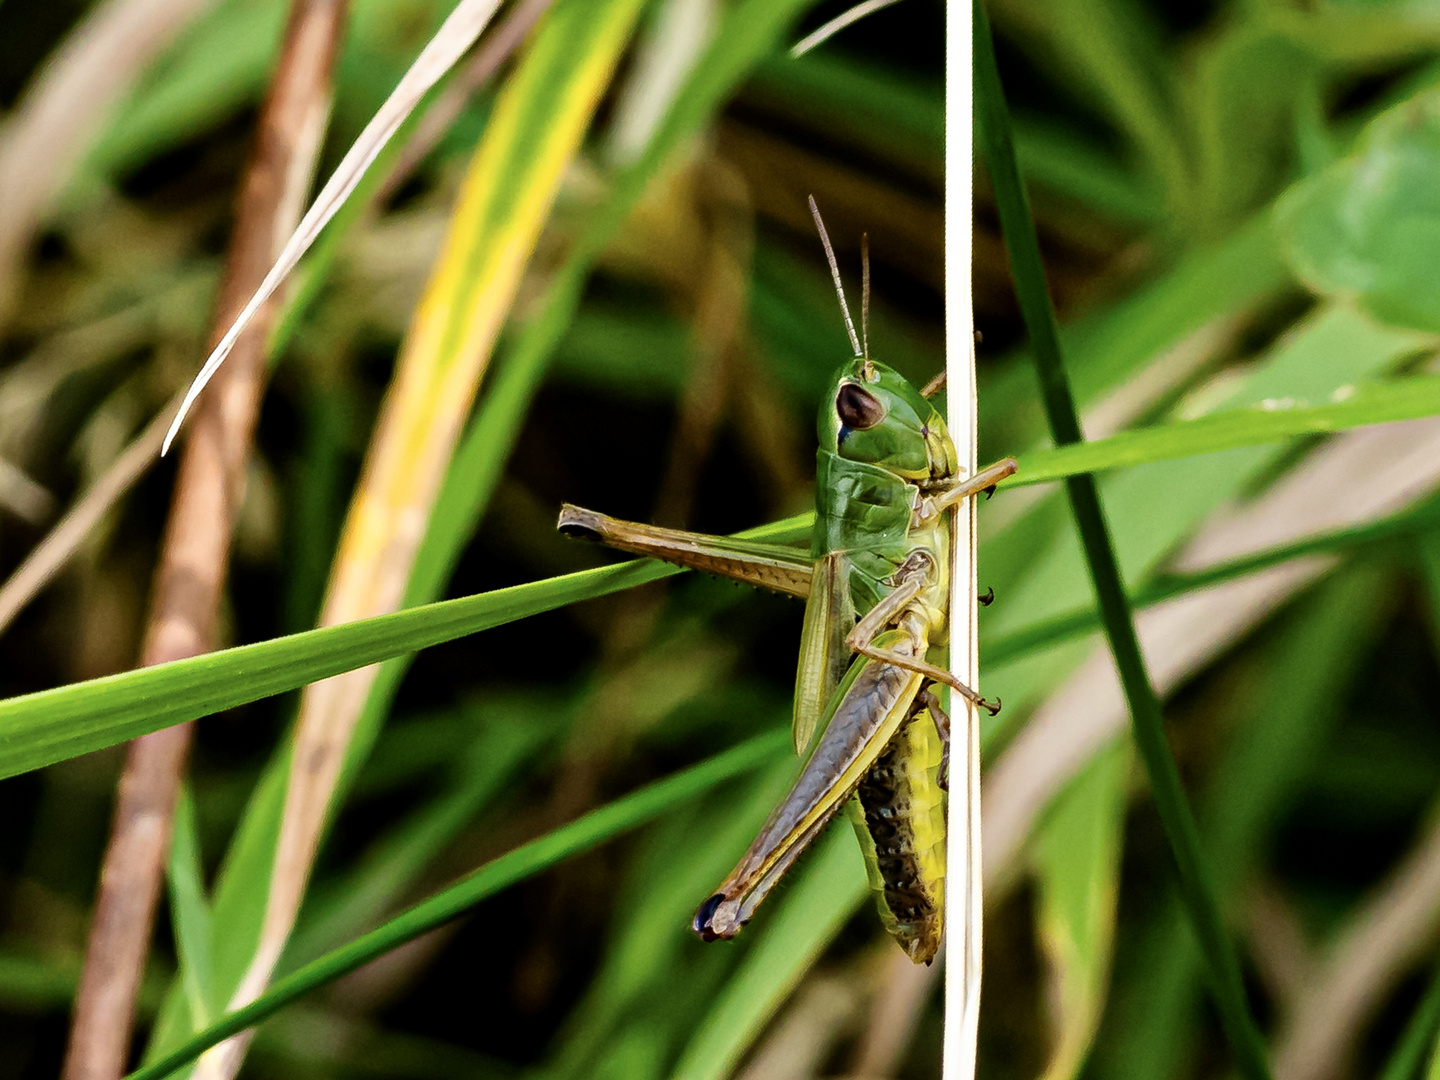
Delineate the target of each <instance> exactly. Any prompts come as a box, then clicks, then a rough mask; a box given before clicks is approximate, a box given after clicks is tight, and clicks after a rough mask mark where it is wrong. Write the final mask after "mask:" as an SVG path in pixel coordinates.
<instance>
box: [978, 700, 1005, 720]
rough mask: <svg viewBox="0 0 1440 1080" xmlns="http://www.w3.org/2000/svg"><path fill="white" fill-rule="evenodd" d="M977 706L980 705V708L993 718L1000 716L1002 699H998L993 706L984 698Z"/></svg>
mask: <svg viewBox="0 0 1440 1080" xmlns="http://www.w3.org/2000/svg"><path fill="white" fill-rule="evenodd" d="M975 704H976V705H978V706H979V707H980V708H982V709H984V710H985V711H986V712H987V713H989V714H990V715H991V716H999V715H1000V699H999V698H998V697H997V698H996V699H995V704H993V705H992V704H990V702H988V701H986V700H985V699H984V698H983V697H982V698H981V699H980V700H979V701H977V702H975Z"/></svg>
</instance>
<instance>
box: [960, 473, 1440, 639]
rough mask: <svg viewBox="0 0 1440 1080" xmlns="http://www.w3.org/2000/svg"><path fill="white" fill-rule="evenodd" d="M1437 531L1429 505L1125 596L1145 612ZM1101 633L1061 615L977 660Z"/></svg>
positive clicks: (1094, 624) (1076, 616) (1090, 611)
mask: <svg viewBox="0 0 1440 1080" xmlns="http://www.w3.org/2000/svg"><path fill="white" fill-rule="evenodd" d="M1436 528H1440V502H1437V501H1435V500H1430V501H1428V502H1426V503H1425V504H1424V505H1422V506H1421V507H1419V508H1418V509H1415V510H1408V511H1406V512H1404V513H1400V514H1395V515H1392V516H1391V517H1388V518H1382V519H1381V520H1379V521H1372V522H1369V523H1367V524H1365V525H1357V526H1355V527H1354V528H1350V529H1337V530H1335V531H1334V532H1328V533H1322V534H1319V535H1317V536H1311V537H1307V538H1306V539H1304V540H1297V541H1296V542H1295V543H1293V544H1280V545H1277V546H1275V547H1272V548H1266V549H1264V550H1263V551H1257V552H1255V553H1254V554H1251V555H1245V556H1243V557H1241V558H1238V559H1229V560H1227V561H1225V562H1223V563H1217V564H1216V565H1214V566H1211V567H1207V568H1206V569H1204V570H1199V571H1196V572H1195V573H1190V574H1161V575H1160V576H1159V577H1157V578H1155V579H1153V580H1151V581H1148V582H1146V583H1145V584H1144V585H1141V586H1139V587H1138V588H1136V589H1132V590H1130V594H1129V595H1130V606H1131V607H1132V608H1143V607H1149V606H1150V605H1152V604H1158V603H1160V602H1161V601H1162V600H1169V599H1172V598H1173V597H1176V596H1183V595H1184V594H1185V593H1189V592H1195V591H1197V590H1199V589H1206V588H1209V587H1210V586H1212V585H1219V584H1221V583H1223V582H1226V581H1234V580H1235V579H1236V578H1242V577H1246V576H1248V575H1250V574H1257V573H1259V572H1260V571H1261V570H1268V569H1269V568H1270V567H1272V566H1278V565H1279V564H1281V563H1284V562H1290V561H1291V560H1292V559H1301V558H1304V557H1305V556H1307V555H1325V554H1330V553H1336V552H1343V551H1348V550H1349V549H1351V548H1354V547H1360V546H1363V545H1367V544H1375V543H1380V542H1382V541H1386V540H1393V539H1396V538H1397V537H1402V536H1413V535H1416V534H1417V533H1425V532H1429V531H1431V530H1433V529H1436ZM1098 629H1100V614H1099V612H1097V611H1096V610H1095V609H1094V608H1081V609H1077V610H1075V611H1071V612H1069V613H1067V614H1064V615H1059V616H1056V617H1054V618H1048V619H1045V620H1043V621H1040V622H1036V623H1033V624H1031V625H1030V626H1026V627H1024V628H1022V629H1019V630H1014V631H1011V632H1010V633H1008V634H1005V635H1004V636H1003V637H997V638H994V639H992V640H990V641H989V642H988V643H985V644H982V645H981V656H982V658H983V659H984V660H985V662H986V663H987V664H1002V663H1004V662H1006V661H1007V660H1012V659H1014V658H1016V657H1019V656H1024V655H1026V654H1028V653H1033V652H1038V651H1040V650H1041V649H1045V648H1048V647H1049V646H1051V645H1055V644H1058V643H1059V642H1061V641H1067V640H1069V639H1070V638H1074V637H1079V636H1080V635H1082V634H1086V633H1089V632H1090V631H1091V630H1098Z"/></svg>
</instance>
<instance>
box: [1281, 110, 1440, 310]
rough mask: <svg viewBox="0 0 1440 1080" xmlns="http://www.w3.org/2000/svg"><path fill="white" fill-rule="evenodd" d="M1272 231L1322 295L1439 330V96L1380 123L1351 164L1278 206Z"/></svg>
mask: <svg viewBox="0 0 1440 1080" xmlns="http://www.w3.org/2000/svg"><path fill="white" fill-rule="evenodd" d="M1275 226H1276V229H1277V231H1278V234H1279V236H1280V240H1281V245H1282V248H1283V249H1284V251H1285V254H1286V256H1287V257H1288V258H1289V260H1290V262H1291V264H1292V265H1293V266H1294V268H1295V271H1296V273H1297V274H1299V276H1300V278H1301V279H1302V280H1303V281H1304V282H1305V283H1306V284H1307V285H1309V286H1310V288H1312V289H1314V290H1315V291H1316V292H1319V293H1324V294H1327V295H1330V296H1334V297H1337V298H1343V299H1353V300H1355V301H1357V302H1358V303H1360V304H1361V305H1362V306H1363V307H1364V308H1365V309H1366V310H1368V311H1370V312H1371V313H1373V314H1374V315H1375V316H1376V317H1377V318H1380V319H1382V320H1384V321H1387V322H1391V323H1395V324H1397V325H1399V326H1411V327H1416V328H1418V329H1422V330H1429V331H1437V330H1440V272H1437V270H1436V263H1435V251H1436V250H1437V247H1440V93H1436V92H1433V91H1432V92H1430V93H1425V94H1421V95H1418V96H1417V97H1415V98H1413V99H1412V100H1410V101H1408V102H1406V103H1404V104H1403V105H1400V106H1398V107H1396V108H1394V109H1391V110H1390V111H1389V112H1386V113H1384V114H1382V115H1381V116H1380V117H1378V118H1377V119H1376V120H1375V121H1373V122H1372V123H1371V124H1370V125H1369V126H1368V127H1367V128H1366V130H1365V133H1364V136H1363V137H1362V138H1361V140H1360V143H1359V145H1358V146H1357V148H1356V150H1355V152H1354V153H1353V154H1351V155H1350V156H1349V157H1346V158H1345V159H1343V160H1341V161H1338V162H1336V163H1335V164H1334V165H1332V166H1331V167H1330V168H1328V169H1326V170H1325V171H1324V172H1322V173H1320V174H1319V175H1318V176H1315V177H1313V178H1312V179H1310V180H1307V181H1305V182H1304V183H1301V184H1300V185H1298V186H1297V187H1295V188H1294V189H1293V190H1291V191H1290V192H1289V193H1288V194H1287V195H1286V196H1285V197H1284V198H1282V199H1281V200H1280V202H1279V203H1278V204H1277V206H1276V208H1275Z"/></svg>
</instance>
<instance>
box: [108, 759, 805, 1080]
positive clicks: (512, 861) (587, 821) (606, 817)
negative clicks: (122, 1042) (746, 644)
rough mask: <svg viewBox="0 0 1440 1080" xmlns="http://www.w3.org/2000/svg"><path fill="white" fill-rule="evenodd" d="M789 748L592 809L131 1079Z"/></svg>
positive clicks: (190, 1054)
mask: <svg viewBox="0 0 1440 1080" xmlns="http://www.w3.org/2000/svg"><path fill="white" fill-rule="evenodd" d="M788 747H789V735H788V734H786V733H780V732H776V733H772V734H769V735H762V736H760V737H759V738H755V739H752V740H750V741H749V742H747V743H742V744H741V745H740V746H737V747H735V748H734V749H732V750H728V751H726V752H725V753H723V754H719V755H717V756H716V757H713V758H711V759H710V760H709V761H705V762H702V763H701V764H699V765H695V766H693V767H691V768H689V769H686V770H684V771H683V772H680V773H676V774H675V775H674V776H671V777H669V778H667V779H665V780H661V781H658V782H657V783H654V784H651V785H649V786H648V787H644V788H641V789H640V790H639V791H637V792H634V793H633V794H631V795H627V796H625V797H624V798H622V799H617V800H616V801H615V802H612V803H610V804H609V805H607V806H604V807H601V808H600V809H598V810H594V811H591V812H590V813H588V814H586V815H585V816H584V817H582V818H580V819H579V820H578V821H575V822H572V823H571V824H569V825H565V826H562V827H561V828H559V829H556V830H555V831H554V832H551V833H549V834H547V835H545V836H542V837H540V838H539V839H538V840H532V841H531V842H530V843H528V844H524V845H522V846H520V847H518V848H516V849H515V850H514V851H511V852H509V853H508V854H505V855H502V856H500V857H499V858H498V859H493V860H491V861H490V862H488V863H486V864H485V865H484V866H481V867H480V868H479V869H477V870H475V871H474V872H473V873H471V874H470V875H469V876H467V877H465V878H462V879H461V880H460V881H458V882H456V883H455V884H454V885H452V886H450V887H449V888H448V889H445V890H444V891H443V892H440V893H437V894H436V895H435V896H432V897H431V898H430V899H428V900H425V901H423V902H421V903H419V904H416V905H415V906H414V907H412V908H410V909H409V910H408V911H405V912H403V913H402V914H400V915H398V916H396V917H395V918H393V919H391V920H389V921H388V922H386V923H385V924H384V925H383V926H380V927H378V928H377V929H375V930H373V931H371V932H370V933H368V934H366V935H364V936H363V937H360V938H357V939H356V940H354V941H352V942H350V944H348V945H345V946H342V947H341V948H338V949H335V950H333V951H331V952H329V953H326V954H325V955H324V956H322V957H320V958H319V959H318V960H315V961H313V962H312V963H309V964H306V965H305V966H304V967H302V968H300V969H299V970H298V971H296V972H294V973H293V974H291V975H288V976H286V977H285V978H283V979H281V980H279V981H278V982H276V983H275V985H274V986H273V987H271V989H270V990H269V992H268V993H266V994H264V995H263V996H261V997H259V998H257V999H256V1000H255V1001H253V1002H251V1003H250V1004H249V1005H247V1006H245V1007H244V1008H242V1009H237V1010H236V1011H235V1012H232V1013H228V1014H227V1015H226V1016H224V1017H222V1018H221V1020H220V1021H219V1022H218V1023H216V1024H213V1025H211V1026H210V1027H209V1028H206V1029H205V1030H204V1031H202V1032H200V1033H199V1034H198V1035H196V1036H195V1037H194V1038H192V1039H190V1040H189V1041H187V1042H186V1043H185V1044H184V1045H182V1046H181V1047H180V1048H179V1049H177V1050H175V1051H174V1052H173V1053H171V1054H169V1055H167V1056H166V1057H164V1058H162V1059H161V1060H159V1061H156V1062H154V1063H153V1064H150V1065H147V1066H145V1067H144V1068H141V1069H137V1070H136V1071H135V1072H133V1073H131V1074H130V1075H129V1077H128V1080H159V1078H160V1077H163V1076H168V1075H170V1073H172V1072H174V1071H175V1070H176V1069H178V1068H180V1067H181V1066H183V1065H185V1064H186V1063H188V1062H190V1061H193V1060H194V1059H195V1058H196V1057H198V1056H199V1055H200V1054H202V1053H203V1052H204V1051H206V1050H208V1049H209V1048H210V1047H212V1046H215V1045H217V1044H218V1043H221V1042H223V1041H224V1040H225V1039H228V1038H229V1037H230V1036H232V1035H235V1034H237V1033H239V1032H241V1031H244V1030H245V1029H246V1028H249V1027H253V1026H254V1025H255V1024H258V1023H259V1022H260V1021H262V1020H264V1019H265V1018H266V1017H268V1016H271V1015H273V1014H274V1013H276V1012H277V1011H279V1010H280V1009H282V1008H284V1007H285V1006H286V1005H288V1004H290V1002H292V1001H295V1000H297V999H298V998H301V997H303V996H304V995H305V994H308V993H309V992H310V991H312V990H315V989H317V988H318V987H321V986H325V985H327V984H328V983H332V982H334V981H335V980H336V979H338V978H340V977H341V976H343V975H346V974H348V973H350V972H352V971H354V970H356V969H357V968H360V967H363V966H364V965H365V964H368V963H370V962H371V961H372V960H374V959H376V958H377V957H379V956H383V955H384V954H385V953H387V952H390V951H391V950H393V949H396V948H399V947H400V946H401V945H404V944H405V943H406V942H409V941H414V940H415V939H416V938H418V937H420V936H421V935H423V934H427V933H429V932H430V931H431V930H434V929H435V928H436V927H438V926H443V925H444V924H445V923H447V922H449V921H450V920H451V919H453V918H455V917H456V916H457V915H460V914H463V913H464V912H465V911H468V910H469V909H470V908H472V907H474V906H475V905H476V904H478V903H479V902H480V901H482V900H484V899H485V898H487V897H489V896H493V895H494V894H495V893H497V892H499V891H500V890H502V889H505V888H508V887H509V886H511V885H513V884H515V883H516V882H519V881H523V880H525V879H526V878H529V877H533V876H534V875H536V874H538V873H540V872H541V871H542V870H546V869H548V868H549V867H551V866H554V865H555V864H556V863H559V862H561V861H563V860H564V859H567V858H569V857H570V856H572V855H578V854H580V853H582V852H585V851H589V850H590V849H591V848H593V847H595V846H596V845H597V844H600V843H603V842H604V841H606V840H609V839H610V838H612V837H614V836H617V835H619V834H620V833H622V832H627V831H629V830H630V829H634V828H637V827H639V826H640V825H643V824H645V823H646V822H648V821H653V820H654V819H655V818H657V817H659V816H660V815H661V814H663V813H665V811H666V810H668V809H670V808H671V807H673V806H675V805H677V804H679V803H681V802H684V801H685V800H687V799H692V798H694V797H695V796H697V795H700V794H702V793H703V792H705V791H708V790H710V789H711V788H713V787H715V786H716V785H717V784H720V783H723V782H724V781H726V780H728V779H730V778H732V777H735V776H738V775H740V774H742V773H745V772H749V771H750V770H751V769H754V768H757V767H758V766H760V765H762V764H764V763H765V762H767V761H772V760H774V759H775V758H776V757H778V756H779V755H781V754H782V753H783V752H784V751H785V750H787V749H788Z"/></svg>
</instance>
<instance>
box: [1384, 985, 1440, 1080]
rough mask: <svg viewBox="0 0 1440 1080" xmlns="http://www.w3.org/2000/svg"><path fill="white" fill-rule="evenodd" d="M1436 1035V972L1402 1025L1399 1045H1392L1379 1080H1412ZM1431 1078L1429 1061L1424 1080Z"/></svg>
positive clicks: (1439, 1013)
mask: <svg viewBox="0 0 1440 1080" xmlns="http://www.w3.org/2000/svg"><path fill="white" fill-rule="evenodd" d="M1437 1032H1440V972H1436V974H1435V975H1434V976H1433V977H1432V978H1431V980H1430V986H1429V987H1428V988H1427V989H1426V991H1425V996H1424V997H1423V998H1421V999H1420V1004H1419V1005H1416V1006H1415V1012H1414V1013H1412V1014H1411V1016H1410V1022H1409V1023H1407V1024H1406V1025H1405V1030H1404V1031H1403V1032H1402V1033H1401V1035H1400V1041H1399V1042H1398V1043H1396V1044H1395V1050H1394V1052H1393V1053H1391V1055H1390V1060H1389V1061H1387V1062H1386V1063H1385V1071H1384V1072H1382V1073H1381V1074H1380V1080H1415V1077H1416V1075H1417V1074H1418V1073H1419V1072H1420V1066H1421V1064H1422V1063H1423V1062H1424V1061H1425V1054H1426V1051H1428V1050H1430V1048H1431V1046H1432V1044H1434V1042H1435V1039H1436V1033H1437ZM1434 1075H1435V1063H1434V1061H1433V1060H1432V1061H1431V1063H1430V1068H1429V1069H1428V1070H1427V1080H1428V1077H1429V1076H1434Z"/></svg>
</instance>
